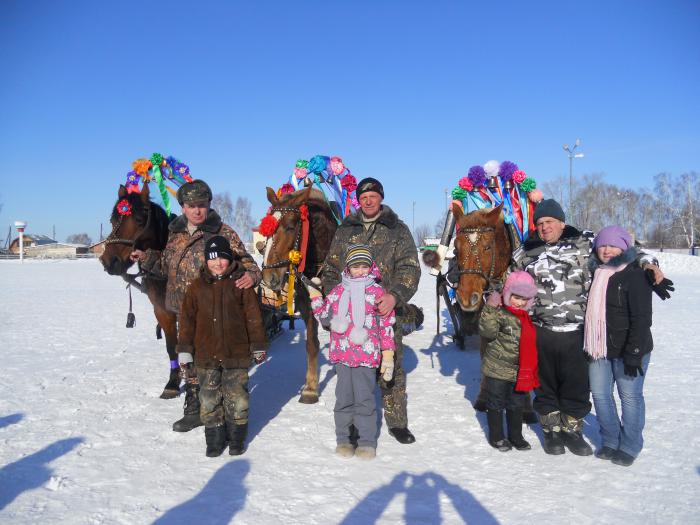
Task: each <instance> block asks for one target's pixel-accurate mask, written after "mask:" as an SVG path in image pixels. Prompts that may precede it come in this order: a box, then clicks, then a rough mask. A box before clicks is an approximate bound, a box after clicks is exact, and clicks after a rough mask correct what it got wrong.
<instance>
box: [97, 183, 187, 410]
mask: <svg viewBox="0 0 700 525" xmlns="http://www.w3.org/2000/svg"><path fill="white" fill-rule="evenodd" d="M110 223H111V224H112V231H111V232H110V234H109V235H108V236H107V238H106V239H105V240H104V247H105V249H104V252H103V253H102V255H101V256H100V262H101V263H102V266H103V267H104V270H105V271H106V272H107V273H108V274H110V275H118V276H120V277H122V278H123V279H124V280H125V281H126V282H128V283H129V284H130V285H131V286H134V287H136V288H138V289H139V290H141V291H142V292H144V293H145V294H146V295H148V299H149V300H150V301H151V304H152V305H153V312H154V314H155V316H156V319H157V320H158V327H157V328H156V336H157V337H158V339H160V338H161V329H162V331H163V332H165V347H166V350H167V352H168V358H169V359H170V361H171V363H172V362H173V361H177V354H176V353H175V346H176V344H177V319H176V317H175V314H174V313H172V312H170V311H168V310H167V309H166V308H165V286H166V280H165V279H159V278H156V277H154V276H153V275H150V274H145V275H142V274H141V273H140V272H139V273H138V274H129V273H127V272H128V270H129V268H130V267H131V266H132V265H133V261H131V259H130V258H129V255H130V254H131V252H132V251H133V250H134V249H136V248H138V249H140V250H144V251H145V250H148V249H154V250H159V251H162V250H163V249H164V248H165V245H166V243H167V241H168V224H169V223H170V217H169V216H168V214H167V213H166V211H165V210H164V209H163V208H162V207H160V206H158V205H157V204H155V203H153V202H151V200H150V192H149V189H148V184H144V185H143V189H142V190H141V192H140V193H136V192H132V193H129V192H128V191H127V189H126V187H124V186H123V185H120V186H119V190H118V192H117V203H116V204H115V205H114V207H113V208H112V215H111V217H110ZM137 277H142V279H141V282H138V281H137V280H136V279H137ZM130 301H131V299H130ZM127 326H129V324H127ZM178 372H179V371H178V369H177V368H172V366H171V368H170V377H169V378H168V382H167V383H166V385H165V388H164V389H163V393H162V394H161V395H160V397H161V398H162V399H172V398H175V397H178V396H179V395H180V377H179V375H178Z"/></svg>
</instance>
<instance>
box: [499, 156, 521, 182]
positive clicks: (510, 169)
mask: <svg viewBox="0 0 700 525" xmlns="http://www.w3.org/2000/svg"><path fill="white" fill-rule="evenodd" d="M516 171H518V165H517V164H515V163H514V162H511V161H509V160H504V161H503V162H502V163H501V166H500V167H499V168H498V176H499V177H500V179H501V180H502V181H503V182H505V181H507V180H512V179H513V173H515V172H516Z"/></svg>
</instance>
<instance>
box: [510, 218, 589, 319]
mask: <svg viewBox="0 0 700 525" xmlns="http://www.w3.org/2000/svg"><path fill="white" fill-rule="evenodd" d="M593 237H594V236H593V232H590V231H583V232H582V231H579V230H577V229H576V228H574V227H573V226H568V225H567V226H566V227H565V228H564V232H563V233H562V236H561V238H560V239H559V240H558V241H557V242H555V243H553V244H546V243H545V242H544V241H542V240H541V239H540V238H539V237H537V236H536V235H534V236H532V237H530V238H528V239H527V240H526V241H525V242H524V243H523V244H522V245H521V246H520V247H519V248H518V249H517V250H515V252H513V261H512V265H511V270H512V271H515V270H524V271H526V272H527V273H529V274H530V275H531V276H532V277H533V279H535V283H537V298H536V299H535V306H534V310H533V313H532V322H533V323H534V324H536V325H539V326H542V327H545V328H547V329H549V330H553V331H572V330H577V329H579V328H581V327H583V321H584V319H585V317H586V301H587V299H588V289H589V288H590V286H591V271H590V269H589V267H588V259H589V257H590V256H591V249H592V244H593Z"/></svg>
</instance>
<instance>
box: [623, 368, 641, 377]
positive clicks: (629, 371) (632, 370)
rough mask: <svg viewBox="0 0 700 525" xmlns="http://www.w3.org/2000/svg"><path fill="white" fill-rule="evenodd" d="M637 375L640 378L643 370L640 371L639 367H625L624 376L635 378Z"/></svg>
mask: <svg viewBox="0 0 700 525" xmlns="http://www.w3.org/2000/svg"><path fill="white" fill-rule="evenodd" d="M637 374H639V376H640V377H641V376H643V375H644V370H642V367H641V366H637V365H625V375H626V376H630V377H637Z"/></svg>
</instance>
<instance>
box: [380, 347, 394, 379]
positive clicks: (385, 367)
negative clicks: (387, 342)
mask: <svg viewBox="0 0 700 525" xmlns="http://www.w3.org/2000/svg"><path fill="white" fill-rule="evenodd" d="M379 373H380V374H381V375H382V379H384V381H386V382H389V381H391V378H393V377H394V351H393V350H384V351H382V364H381V366H380V367H379Z"/></svg>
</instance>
